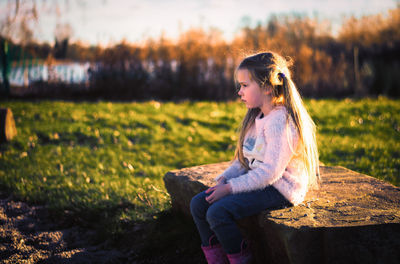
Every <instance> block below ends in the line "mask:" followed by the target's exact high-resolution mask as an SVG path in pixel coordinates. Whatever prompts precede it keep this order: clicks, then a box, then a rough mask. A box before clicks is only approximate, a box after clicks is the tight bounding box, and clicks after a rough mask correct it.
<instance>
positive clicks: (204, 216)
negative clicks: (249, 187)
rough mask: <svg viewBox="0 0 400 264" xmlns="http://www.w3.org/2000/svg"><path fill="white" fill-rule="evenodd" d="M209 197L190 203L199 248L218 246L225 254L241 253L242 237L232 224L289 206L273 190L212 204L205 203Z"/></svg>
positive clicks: (287, 202)
mask: <svg viewBox="0 0 400 264" xmlns="http://www.w3.org/2000/svg"><path fill="white" fill-rule="evenodd" d="M209 194H211V193H209ZM209 194H206V193H205V191H204V192H201V193H199V194H197V195H196V196H194V197H193V198H192V201H191V202H190V211H191V213H192V216H193V219H194V222H195V224H196V226H197V229H198V231H199V233H200V238H201V243H202V245H203V246H209V245H210V243H211V244H212V245H214V244H217V243H221V245H222V247H223V248H224V250H225V252H226V253H228V254H235V253H239V252H240V251H241V244H242V241H243V237H242V234H241V233H240V230H239V228H238V226H237V225H236V223H235V220H237V219H241V218H244V217H247V216H251V215H255V214H258V213H259V212H261V211H263V210H266V209H278V208H283V207H285V206H291V203H290V202H289V201H288V200H287V199H286V198H285V197H284V196H283V195H282V194H281V193H280V192H279V191H278V190H276V189H275V188H274V187H273V186H267V187H266V188H265V189H263V190H257V191H252V192H244V193H238V194H230V195H227V196H225V197H223V198H221V199H220V200H218V201H216V202H214V203H212V204H210V203H208V202H207V201H206V199H205V198H206V196H208V195H209ZM210 239H211V241H210Z"/></svg>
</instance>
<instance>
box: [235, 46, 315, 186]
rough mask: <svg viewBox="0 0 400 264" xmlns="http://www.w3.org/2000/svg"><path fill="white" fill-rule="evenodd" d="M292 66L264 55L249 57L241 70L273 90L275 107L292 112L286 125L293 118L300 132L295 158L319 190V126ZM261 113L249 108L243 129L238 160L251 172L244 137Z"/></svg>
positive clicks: (273, 56)
mask: <svg viewBox="0 0 400 264" xmlns="http://www.w3.org/2000/svg"><path fill="white" fill-rule="evenodd" d="M291 65H292V61H291V60H286V59H284V58H283V57H281V56H280V55H278V54H276V53H274V52H264V53H258V54H256V55H253V56H249V57H247V58H245V59H244V60H243V61H242V62H241V63H240V65H239V67H238V68H237V70H242V69H246V70H248V71H249V73H250V77H251V78H252V79H253V80H254V81H255V82H257V84H258V85H259V86H260V87H261V89H267V88H270V89H271V91H272V93H271V96H272V100H273V102H274V104H275V105H283V106H285V108H286V110H287V112H288V113H289V115H288V117H287V120H286V125H288V124H289V116H290V117H291V119H292V120H293V122H294V125H295V127H296V130H297V132H298V133H299V141H298V142H299V143H298V146H297V149H296V153H295V155H298V156H299V157H300V158H301V159H302V160H303V163H304V166H305V172H306V173H307V175H308V178H309V181H308V184H309V186H310V187H317V186H318V182H319V159H318V148H317V142H316V127H315V124H314V122H313V120H312V119H311V117H310V115H309V114H308V112H307V110H306V108H305V106H304V104H303V101H302V99H301V96H300V94H299V92H298V91H297V88H296V86H295V84H294V82H293V81H292V79H291V76H290V71H289V67H290V66H291ZM260 111H261V109H260V108H252V109H249V110H248V111H247V113H246V116H245V117H244V118H243V121H242V125H241V127H240V130H239V131H240V132H239V140H238V143H237V146H236V151H235V158H237V159H238V160H239V162H240V164H241V165H242V166H243V167H244V168H246V169H247V170H249V165H248V161H247V160H246V159H245V158H244V156H243V143H244V138H245V135H246V133H247V131H248V130H249V129H250V128H251V126H252V125H253V124H254V122H255V119H256V116H257V115H258V114H259V113H260Z"/></svg>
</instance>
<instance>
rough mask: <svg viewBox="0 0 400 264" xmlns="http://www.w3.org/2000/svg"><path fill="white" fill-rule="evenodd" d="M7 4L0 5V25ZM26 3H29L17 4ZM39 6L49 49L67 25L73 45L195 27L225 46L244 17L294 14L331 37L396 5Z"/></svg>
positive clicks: (79, 2) (67, 1) (335, 0)
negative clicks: (321, 24) (347, 20)
mask: <svg viewBox="0 0 400 264" xmlns="http://www.w3.org/2000/svg"><path fill="white" fill-rule="evenodd" d="M10 1H13V0H0V10H2V11H0V12H1V13H3V14H1V13H0V19H1V18H2V17H4V13H5V12H4V10H6V6H7V2H10ZM14 1H15V0H14ZM29 1H33V0H25V1H24V0H21V2H29ZM43 3H45V6H46V7H47V10H50V12H49V11H47V12H44V11H42V12H40V14H39V25H38V28H37V30H36V31H35V36H36V38H37V39H38V40H40V41H48V42H50V43H53V40H54V32H55V27H56V24H57V23H61V24H64V23H69V24H70V25H71V27H72V32H73V33H72V38H71V39H72V41H74V40H78V39H79V40H82V41H84V42H86V43H90V44H96V43H101V44H103V45H109V44H113V43H117V42H119V41H120V40H122V39H126V40H127V41H130V42H140V41H142V40H144V39H146V38H148V37H155V38H158V37H159V36H160V35H161V33H162V32H163V33H164V34H165V36H166V37H169V38H175V37H177V36H178V35H179V32H182V31H186V30H187V29H189V28H190V27H199V26H201V27H203V28H204V29H206V30H207V29H209V28H210V27H215V28H217V29H219V30H221V31H222V32H223V36H224V37H225V38H226V39H227V40H230V39H232V37H233V36H234V34H236V33H237V32H238V30H239V28H240V26H241V25H242V23H243V17H246V16H247V17H249V18H250V21H251V25H254V24H256V22H257V21H261V22H262V23H265V21H267V20H268V17H269V16H270V15H272V14H277V15H279V14H290V13H293V12H296V13H299V14H305V15H308V16H309V17H318V19H320V20H325V19H329V20H331V21H332V24H333V31H335V30H337V28H338V27H339V26H340V24H341V22H342V20H343V18H344V17H349V16H351V15H354V16H356V17H361V16H362V15H368V14H376V13H379V12H382V13H384V14H385V13H386V12H387V10H388V9H392V8H395V7H396V6H397V4H398V3H399V0H140V1H139V0H59V1H57V0H53V1H51V0H47V1H45V0H39V1H37V6H38V9H39V10H41V9H40V8H41V7H42V6H43ZM57 10H59V12H58V14H57Z"/></svg>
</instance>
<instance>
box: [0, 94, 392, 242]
mask: <svg viewBox="0 0 400 264" xmlns="http://www.w3.org/2000/svg"><path fill="white" fill-rule="evenodd" d="M306 104H307V107H308V109H309V111H310V113H311V115H312V117H313V118H314V120H315V122H316V124H317V126H318V145H319V151H320V158H321V161H323V162H324V163H325V164H327V165H341V166H344V167H347V168H350V169H352V170H355V171H358V172H361V173H365V174H368V175H371V176H374V177H377V178H379V179H383V180H385V181H388V182H390V183H392V184H394V185H397V186H399V185H400V175H399V174H400V114H399V113H400V100H391V99H387V98H379V99H363V100H350V99H346V100H306ZM0 105H1V107H9V108H11V109H12V111H13V114H14V118H15V121H16V126H17V129H18V136H17V137H16V138H15V139H14V140H13V141H11V142H10V143H7V144H3V145H1V146H0V187H1V189H2V190H3V191H6V192H8V193H12V194H13V195H14V196H15V197H17V198H19V199H22V200H26V201H29V202H32V203H46V204H47V205H48V206H49V207H50V208H52V210H53V211H54V212H55V213H56V214H59V215H61V216H65V215H68V216H69V215H70V216H71V219H73V221H74V223H75V222H79V223H80V224H82V225H86V224H87V225H92V224H93V223H96V225H97V227H98V228H100V229H105V233H104V234H114V235H116V236H118V234H121V233H122V232H123V231H124V223H132V222H138V221H143V220H149V219H154V218H157V217H159V214H158V213H160V212H165V211H167V210H168V209H169V208H170V197H169V195H168V194H167V193H166V190H165V187H164V184H163V181H162V177H163V175H164V174H165V173H166V172H167V171H169V170H172V169H176V168H182V167H188V166H194V165H199V164H206V163H213V162H220V161H227V160H230V159H231V158H232V156H233V152H234V146H235V141H236V140H237V135H236V127H237V126H238V124H239V123H240V120H241V118H242V117H243V115H244V113H245V108H244V106H243V105H241V104H240V102H228V103H215V102H193V103H192V102H182V103H158V102H144V103H111V102H96V103H91V102H77V103H74V102H62V101H40V102H26V101H3V102H1V103H0ZM71 221H72V220H71Z"/></svg>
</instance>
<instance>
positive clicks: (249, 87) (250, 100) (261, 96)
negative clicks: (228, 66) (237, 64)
mask: <svg viewBox="0 0 400 264" xmlns="http://www.w3.org/2000/svg"><path fill="white" fill-rule="evenodd" d="M236 76H237V81H238V83H239V84H240V90H239V92H238V95H239V96H240V99H242V101H243V102H244V103H245V104H246V107H247V108H249V109H250V108H257V107H258V108H261V107H262V106H263V104H264V102H265V101H266V100H265V99H266V96H267V93H266V91H263V90H262V89H261V87H260V86H259V85H258V83H257V82H255V81H254V80H252V78H251V77H250V72H249V71H248V70H246V69H239V70H238V71H237V75H236Z"/></svg>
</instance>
